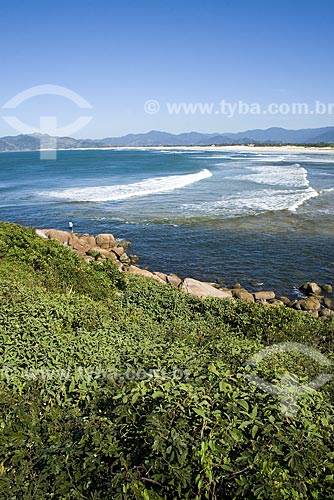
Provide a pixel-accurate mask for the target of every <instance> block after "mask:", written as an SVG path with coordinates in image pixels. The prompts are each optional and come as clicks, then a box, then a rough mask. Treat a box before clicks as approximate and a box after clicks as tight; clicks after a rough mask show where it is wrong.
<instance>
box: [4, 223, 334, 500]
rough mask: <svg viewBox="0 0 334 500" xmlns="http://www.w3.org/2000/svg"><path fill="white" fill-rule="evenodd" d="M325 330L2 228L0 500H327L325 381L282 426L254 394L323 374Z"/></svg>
mask: <svg viewBox="0 0 334 500" xmlns="http://www.w3.org/2000/svg"><path fill="white" fill-rule="evenodd" d="M333 332H334V323H333V321H328V322H322V321H320V320H317V319H315V318H313V317H312V316H311V315H308V314H303V313H298V312H295V311H292V310H289V309H286V308H265V307H263V306H261V305H257V304H248V303H244V302H241V301H237V300H235V301H228V300H225V301H222V300H219V299H206V300H202V299H198V298H194V297H190V296H186V295H185V294H183V293H182V292H180V291H178V290H177V289H175V288H173V287H170V286H167V285H162V284H159V283H156V282H154V281H150V280H147V279H144V278H141V277H137V276H124V275H122V274H120V273H119V272H118V270H117V269H116V268H115V267H114V266H113V264H112V263H111V262H110V261H107V262H106V263H104V264H103V265H101V264H98V263H94V262H93V263H92V264H85V263H84V262H82V261H81V260H80V259H79V258H78V257H76V255H74V254H73V253H71V252H70V251H69V250H68V249H66V248H64V247H62V246H61V245H59V244H57V243H56V242H52V241H47V240H42V239H39V238H37V237H35V235H34V233H33V230H30V229H24V228H21V227H19V226H15V225H8V224H0V337H1V354H2V378H1V382H0V393H1V397H0V401H1V419H0V427H1V434H0V453H1V456H0V497H1V498H4V499H25V500H26V499H27V500H29V499H31V500H32V499H34V500H42V499H43V500H44V499H47V498H50V499H51V498H54V499H62V500H72V499H92V500H93V499H101V500H102V499H107V498H110V499H113V500H114V499H115V500H118V499H119V500H120V499H122V500H123V499H136V500H137V499H138V500H139V499H144V500H150V499H152V500H158V499H160V500H162V499H164V500H174V499H182V500H183V499H197V500H200V499H219V500H220V499H238V498H239V499H245V498H247V499H249V500H252V499H254V500H255V499H269V498H270V499H274V500H281V499H286V500H288V499H305V500H306V499H310V498H314V499H330V498H334V460H333V459H334V445H333V439H332V435H333V431H334V412H333V395H334V393H333V384H332V383H328V384H327V385H324V386H323V387H322V388H321V389H320V390H318V391H313V392H312V393H311V394H309V395H306V396H305V397H303V398H300V399H299V410H298V413H297V414H296V415H294V416H293V417H291V416H287V415H283V414H282V413H281V404H280V400H279V398H277V397H276V396H274V395H270V394H267V393H266V392H263V391H262V390H261V389H260V388H257V387H256V386H254V385H253V384H251V383H250V382H249V381H248V380H247V378H246V375H248V374H249V373H251V372H256V373H257V374H259V375H260V376H261V377H262V378H264V379H266V380H268V381H273V382H275V381H277V380H279V378H280V376H281V375H282V373H284V371H285V370H289V371H293V372H294V373H296V374H297V375H298V376H299V379H300V380H301V381H304V382H305V381H309V380H311V379H313V378H314V376H316V375H317V374H319V373H321V372H322V371H323V369H322V367H321V366H319V365H318V363H317V362H316V361H314V360H312V359H309V358H307V357H305V356H303V355H301V354H298V353H297V354H296V353H284V355H275V356H272V357H271V358H268V359H267V360H265V361H263V362H262V363H261V364H260V365H259V366H258V367H257V368H256V369H255V368H254V369H251V368H250V367H249V366H247V363H246V361H247V360H248V359H249V358H250V357H251V356H252V355H253V354H254V353H256V352H258V351H260V350H261V349H263V348H264V347H266V346H268V345H272V344H274V343H278V342H283V341H293V342H300V343H303V344H307V345H309V346H313V347H314V348H316V349H318V350H320V351H321V352H322V353H324V354H325V355H326V356H327V357H328V358H330V359H333Z"/></svg>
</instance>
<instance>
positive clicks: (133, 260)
mask: <svg viewBox="0 0 334 500" xmlns="http://www.w3.org/2000/svg"><path fill="white" fill-rule="evenodd" d="M129 259H130V262H131V264H137V262H138V260H139V259H138V255H135V254H133V253H132V254H130V255H129Z"/></svg>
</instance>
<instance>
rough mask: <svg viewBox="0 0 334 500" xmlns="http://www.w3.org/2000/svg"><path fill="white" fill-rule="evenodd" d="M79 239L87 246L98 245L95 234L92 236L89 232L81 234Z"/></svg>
mask: <svg viewBox="0 0 334 500" xmlns="http://www.w3.org/2000/svg"><path fill="white" fill-rule="evenodd" d="M79 241H80V243H81V244H82V245H83V246H85V247H89V248H92V247H95V246H96V242H95V238H94V236H90V235H89V234H83V235H82V236H80V237H79Z"/></svg>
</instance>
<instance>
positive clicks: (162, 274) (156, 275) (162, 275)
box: [153, 272, 167, 285]
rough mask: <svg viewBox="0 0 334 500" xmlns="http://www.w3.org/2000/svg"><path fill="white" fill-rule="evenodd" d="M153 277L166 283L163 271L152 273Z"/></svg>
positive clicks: (159, 281)
mask: <svg viewBox="0 0 334 500" xmlns="http://www.w3.org/2000/svg"><path fill="white" fill-rule="evenodd" d="M153 279H154V280H155V281H157V282H158V283H163V284H164V285H167V279H166V275H165V274H164V273H159V272H157V273H153Z"/></svg>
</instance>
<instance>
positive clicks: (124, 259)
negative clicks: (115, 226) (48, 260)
mask: <svg viewBox="0 0 334 500" xmlns="http://www.w3.org/2000/svg"><path fill="white" fill-rule="evenodd" d="M114 255H115V254H114ZM119 260H120V261H121V262H129V261H130V259H129V257H128V256H127V254H126V253H125V252H124V253H122V255H121V256H120V258H119Z"/></svg>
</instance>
